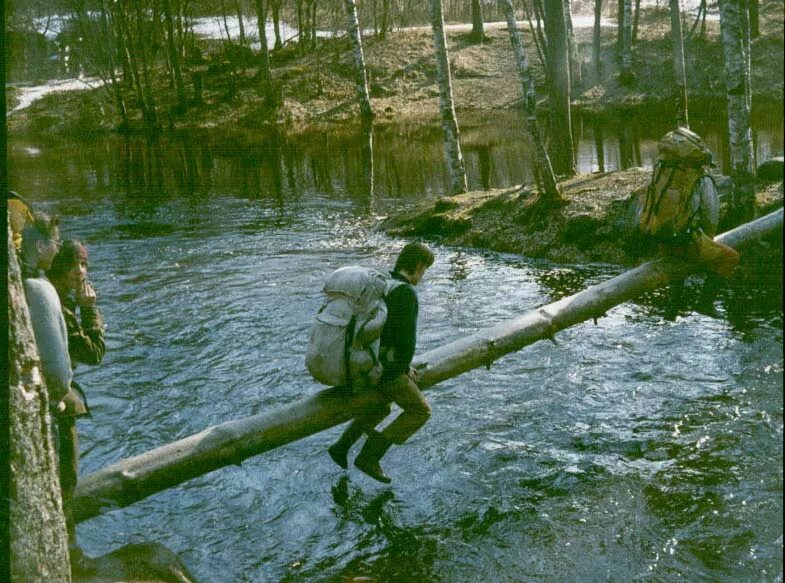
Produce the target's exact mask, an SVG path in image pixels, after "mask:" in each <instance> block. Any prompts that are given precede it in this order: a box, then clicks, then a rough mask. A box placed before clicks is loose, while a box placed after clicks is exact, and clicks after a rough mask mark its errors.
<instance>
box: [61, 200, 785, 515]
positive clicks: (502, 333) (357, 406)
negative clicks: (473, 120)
mask: <svg viewBox="0 0 785 583" xmlns="http://www.w3.org/2000/svg"><path fill="white" fill-rule="evenodd" d="M782 222H783V210H782V209H780V210H778V211H776V212H774V213H771V214H769V215H766V216H765V217H762V218H760V219H758V220H756V221H753V222H751V223H748V224H745V225H742V226H740V227H738V228H736V229H734V230H732V231H729V232H727V233H724V234H722V235H720V236H718V237H717V238H716V239H717V240H718V241H721V242H723V243H725V244H726V245H729V246H731V247H734V248H737V249H739V248H741V247H743V246H744V245H747V244H749V243H751V242H754V241H756V240H758V239H760V238H761V237H763V236H766V235H768V234H771V233H774V232H776V231H777V230H781V229H782ZM696 269H697V266H696V265H694V264H690V263H686V262H680V263H677V262H675V261H671V260H665V259H657V260H654V261H650V262H647V263H644V264H642V265H640V266H639V267H637V268H635V269H632V270H630V271H627V272H625V273H623V274H621V275H618V276H616V277H614V278H612V279H609V280H608V281H605V282H603V283H600V284H597V285H594V286H592V287H590V288H587V289H585V290H583V291H581V292H579V293H577V294H574V295H572V296H569V297H567V298H564V299H561V300H559V301H557V302H554V303H551V304H548V305H546V306H543V307H541V308H537V309H535V310H532V311H531V312H528V313H526V314H524V315H522V316H520V317H518V318H514V319H511V320H509V321H506V322H502V323H500V324H497V325H496V326H492V327H490V328H487V329H485V330H481V331H479V332H477V333H475V334H472V335H471V336H468V337H466V338H462V339H460V340H457V341H455V342H452V343H450V344H447V345H445V346H442V347H440V348H436V349H434V350H431V351H428V352H426V353H424V354H422V355H421V356H419V357H417V358H416V359H415V361H414V363H413V364H414V366H415V367H416V368H418V369H419V370H420V381H421V382H420V384H421V387H422V388H424V389H425V388H428V387H431V386H433V385H435V384H437V383H439V382H440V381H443V380H445V379H449V378H452V377H455V376H457V375H459V374H461V373H463V372H466V371H468V370H472V369H474V368H477V367H479V366H485V365H489V364H490V363H492V362H493V361H495V360H497V359H498V358H500V357H502V356H504V355H505V354H509V353H510V352H514V351H517V350H520V349H521V348H523V347H525V346H527V345H529V344H532V343H534V342H536V341H538V340H543V339H552V338H553V336H554V334H556V333H557V332H558V331H560V330H563V329H565V328H569V327H570V326H574V325H575V324H578V323H580V322H583V321H586V320H589V319H592V318H598V317H600V316H603V315H604V314H605V313H606V311H607V310H609V309H610V308H612V307H614V306H616V305H618V304H621V303H623V302H626V301H628V300H630V299H632V298H635V297H637V296H639V295H640V294H642V293H643V292H645V291H648V290H652V289H655V288H657V287H660V286H662V285H665V284H667V283H668V282H669V281H670V280H671V279H672V278H675V277H683V276H685V275H687V274H689V273H690V272H692V271H695V270H696ZM379 401H380V399H379V397H378V396H377V394H376V393H375V392H369V393H365V394H361V395H358V396H356V397H353V398H351V399H346V398H344V397H342V396H341V395H340V394H339V393H338V392H337V391H336V390H335V389H326V390H323V391H320V392H319V393H317V394H315V395H314V396H312V397H309V398H306V399H302V400H300V401H298V402H296V403H294V404H291V405H288V406H285V407H282V408H281V409H277V410H274V411H270V412H268V413H264V414H261V415H256V416H253V417H248V418H245V419H239V420H236V421H228V422H226V423H223V424H221V425H217V426H214V427H209V428H207V429H205V430H204V431H202V432H200V433H197V434H195V435H192V436H190V437H186V438H184V439H181V440H179V441H176V442H174V443H169V444H167V445H163V446H161V447H159V448H156V449H154V450H151V451H148V452H146V453H143V454H141V455H138V456H135V457H132V458H129V459H125V460H120V461H118V462H116V463H114V464H111V465H109V466H107V467H106V468H103V469H102V470H99V471H97V472H95V473H93V474H90V475H88V476H84V477H83V478H81V480H80V482H79V485H78V486H77V489H76V495H75V497H74V514H75V519H76V520H77V521H83V520H87V519H89V518H92V517H94V516H97V515H99V514H101V513H103V512H106V511H109V510H112V509H113V508H118V507H125V506H128V505H130V504H133V503H134V502H137V501H139V500H142V499H143V498H146V497H147V496H150V495H152V494H154V493H156V492H160V491H162V490H165V489H167V488H171V487H173V486H176V485H178V484H180V483H182V482H185V481H186V480H190V479H191V478H195V477H197V476H201V475H203V474H206V473H208V472H211V471H213V470H216V469H218V468H220V467H223V466H226V465H230V464H239V463H240V462H242V461H243V460H245V459H247V458H249V457H252V456H255V455H258V454H260V453H264V452H266V451H269V450H271V449H275V448H276V447H280V446H282V445H285V444H287V443H291V442H293V441H297V440H299V439H302V438H304V437H308V436H309V435H313V434H315V433H319V432H320V431H323V430H325V429H329V428H330V427H333V426H335V425H339V424H341V423H344V422H346V421H348V420H349V419H351V418H353V417H355V416H356V415H357V414H358V413H360V412H362V411H364V410H367V409H368V408H369V407H372V406H373V405H376V404H378V403H379Z"/></svg>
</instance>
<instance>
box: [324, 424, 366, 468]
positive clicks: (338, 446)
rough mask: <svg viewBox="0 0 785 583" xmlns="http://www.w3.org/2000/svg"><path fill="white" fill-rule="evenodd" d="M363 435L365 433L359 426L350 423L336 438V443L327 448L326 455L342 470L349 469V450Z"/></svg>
mask: <svg viewBox="0 0 785 583" xmlns="http://www.w3.org/2000/svg"><path fill="white" fill-rule="evenodd" d="M363 433H365V432H364V431H363V429H362V427H360V424H359V423H357V422H356V421H352V422H351V423H350V424H349V427H347V428H346V430H345V431H344V432H343V433H342V434H341V437H339V438H338V441H336V442H335V443H334V444H333V445H331V446H330V447H328V448H327V453H329V454H330V457H331V458H332V460H333V461H334V462H335V463H336V464H338V465H339V466H341V467H342V468H343V469H344V470H348V469H349V459H348V456H349V449H351V447H352V446H353V445H354V444H355V442H356V441H357V440H358V439H360V437H362V435H363Z"/></svg>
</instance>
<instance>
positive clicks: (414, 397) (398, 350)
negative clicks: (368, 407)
mask: <svg viewBox="0 0 785 583" xmlns="http://www.w3.org/2000/svg"><path fill="white" fill-rule="evenodd" d="M433 261H434V255H433V252H432V251H431V250H430V249H428V247H426V246H425V245H423V244H422V243H409V244H407V245H406V246H405V247H404V248H403V249H402V250H401V253H400V254H399V255H398V259H397V261H396V263H395V267H394V268H393V270H392V272H390V277H391V278H392V279H393V280H395V281H398V282H401V283H400V284H398V285H396V286H394V287H393V288H392V290H391V291H390V292H389V293H388V294H387V295H386V297H385V298H384V301H385V304H386V306H387V320H386V321H385V324H384V328H383V329H382V335H381V346H380V349H379V356H380V360H381V362H382V365H383V367H384V371H383V373H382V378H381V381H380V383H379V386H378V388H377V389H376V390H378V391H380V392H381V393H382V394H383V395H384V396H385V398H386V399H387V403H386V404H384V405H382V406H381V407H379V408H378V409H376V410H374V411H371V412H369V413H367V414H365V415H362V416H360V417H357V418H356V419H354V420H353V421H352V422H351V423H350V424H349V427H348V428H347V429H346V430H345V431H344V432H343V434H342V435H341V437H340V438H339V439H338V441H337V442H335V443H334V444H333V445H332V446H330V448H329V449H328V450H327V451H328V453H329V454H330V457H331V458H332V459H333V461H334V462H335V463H336V464H338V465H339V466H341V467H342V468H344V469H347V468H348V467H349V462H348V455H349V449H350V448H351V447H352V445H354V443H355V442H356V441H357V440H359V439H360V437H362V435H363V434H364V433H365V434H367V435H368V439H367V440H366V442H365V445H364V446H363V448H362V450H361V451H360V453H359V455H358V456H357V458H356V459H355V460H354V465H355V466H356V467H357V469H359V470H360V471H362V472H364V473H366V474H368V475H369V476H370V477H372V478H373V479H374V480H378V481H379V482H383V483H385V484H388V483H390V482H391V481H392V480H391V478H390V477H388V476H387V474H385V473H384V470H383V469H382V467H381V465H380V464H379V461H380V460H381V458H382V457H383V456H384V454H385V453H386V452H387V450H388V449H389V448H390V446H391V445H392V444H393V443H394V444H397V445H403V444H404V443H405V442H406V440H408V439H409V438H410V437H411V436H412V435H414V434H415V433H416V432H417V430H419V429H420V428H421V427H422V426H423V425H424V424H425V423H426V422H427V421H428V419H429V418H430V416H431V408H430V406H429V405H428V402H427V401H426V400H425V396H424V395H423V394H422V392H421V391H420V389H419V387H418V386H417V381H418V377H417V371H416V370H415V369H414V368H412V366H411V364H412V358H413V357H414V350H415V346H416V344H417V315H418V311H419V303H418V298H417V291H416V290H415V286H416V285H417V284H418V283H419V282H420V280H421V279H422V277H423V275H424V274H425V271H426V270H427V269H428V268H429V267H430V266H431V265H433ZM388 289H389V288H388ZM393 402H394V403H396V404H397V405H398V406H399V407H401V409H403V412H402V413H401V414H400V415H399V416H398V417H397V418H396V419H395V420H394V421H393V422H392V423H390V424H389V425H388V426H387V427H385V428H384V429H383V430H382V431H377V430H376V426H377V425H378V424H379V423H381V422H382V421H383V420H384V419H385V418H386V417H387V416H388V415H389V414H390V412H391V407H390V403H393Z"/></svg>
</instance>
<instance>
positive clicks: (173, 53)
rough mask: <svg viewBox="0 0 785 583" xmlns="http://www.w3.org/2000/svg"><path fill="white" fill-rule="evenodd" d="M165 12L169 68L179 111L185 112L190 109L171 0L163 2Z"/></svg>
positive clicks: (163, 0)
mask: <svg viewBox="0 0 785 583" xmlns="http://www.w3.org/2000/svg"><path fill="white" fill-rule="evenodd" d="M162 2H163V10H164V21H165V23H166V46H167V48H168V51H169V66H170V67H171V68H172V76H173V77H174V86H175V92H176V95H177V109H178V111H179V112H184V111H185V110H186V109H187V107H188V101H187V99H186V96H185V83H183V71H182V67H181V66H180V50H179V49H178V47H177V42H176V39H175V35H174V16H173V14H172V5H171V2H170V0H162Z"/></svg>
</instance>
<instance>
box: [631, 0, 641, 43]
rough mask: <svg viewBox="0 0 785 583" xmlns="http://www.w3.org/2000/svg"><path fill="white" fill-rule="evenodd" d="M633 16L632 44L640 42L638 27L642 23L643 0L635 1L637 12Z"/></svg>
mask: <svg viewBox="0 0 785 583" xmlns="http://www.w3.org/2000/svg"><path fill="white" fill-rule="evenodd" d="M632 14H633V16H632V41H631V42H632V44H635V43H637V42H638V25H639V24H640V22H641V0H635V10H634V11H633V13H632Z"/></svg>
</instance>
